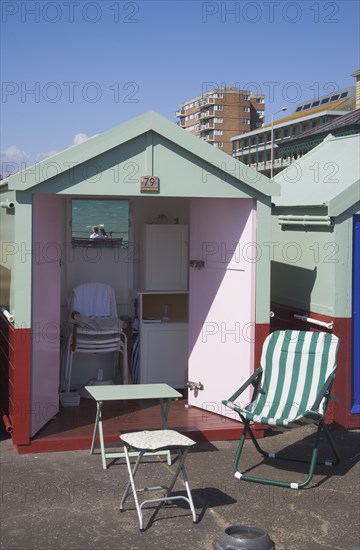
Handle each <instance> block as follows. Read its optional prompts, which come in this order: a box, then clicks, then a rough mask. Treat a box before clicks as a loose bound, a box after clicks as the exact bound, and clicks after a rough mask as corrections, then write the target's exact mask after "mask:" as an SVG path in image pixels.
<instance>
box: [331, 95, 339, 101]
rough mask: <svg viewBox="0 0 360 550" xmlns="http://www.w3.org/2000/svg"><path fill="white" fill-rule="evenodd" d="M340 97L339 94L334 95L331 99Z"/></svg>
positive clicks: (334, 99)
mask: <svg viewBox="0 0 360 550" xmlns="http://www.w3.org/2000/svg"><path fill="white" fill-rule="evenodd" d="M339 97H340V96H339V94H336V95H333V96H332V97H331V101H336V100H337V99H339Z"/></svg>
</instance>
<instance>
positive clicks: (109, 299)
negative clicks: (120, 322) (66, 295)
mask: <svg viewBox="0 0 360 550" xmlns="http://www.w3.org/2000/svg"><path fill="white" fill-rule="evenodd" d="M70 311H79V312H80V313H81V315H84V316H86V317H116V316H117V310H116V300H115V293H114V289H113V288H112V287H111V286H109V285H107V284H104V283H83V284H81V285H78V286H76V287H75V288H74V289H73V292H72V296H71V299H70Z"/></svg>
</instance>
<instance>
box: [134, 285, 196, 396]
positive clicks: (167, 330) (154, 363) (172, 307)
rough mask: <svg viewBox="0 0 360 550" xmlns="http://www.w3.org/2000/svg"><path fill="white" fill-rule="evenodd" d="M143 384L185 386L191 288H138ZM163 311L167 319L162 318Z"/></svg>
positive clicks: (140, 380) (141, 375)
mask: <svg viewBox="0 0 360 550" xmlns="http://www.w3.org/2000/svg"><path fill="white" fill-rule="evenodd" d="M137 296H138V302H139V337H140V379H139V382H140V383H141V384H152V383H166V384H169V385H170V386H172V387H173V388H184V387H186V382H187V367H188V292H187V291H162V292H160V291H159V292H156V291H139V292H138V293H137ZM164 313H165V314H166V320H163V317H164Z"/></svg>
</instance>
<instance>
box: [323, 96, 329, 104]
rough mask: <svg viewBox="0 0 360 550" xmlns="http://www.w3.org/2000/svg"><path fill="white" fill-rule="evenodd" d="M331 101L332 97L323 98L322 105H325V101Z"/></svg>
mask: <svg viewBox="0 0 360 550" xmlns="http://www.w3.org/2000/svg"><path fill="white" fill-rule="evenodd" d="M329 101H330V98H329V97H325V98H324V99H322V100H321V105H324V103H329Z"/></svg>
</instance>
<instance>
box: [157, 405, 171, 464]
mask: <svg viewBox="0 0 360 550" xmlns="http://www.w3.org/2000/svg"><path fill="white" fill-rule="evenodd" d="M171 401H172V400H171V399H167V400H166V404H164V400H163V399H160V408H161V420H162V429H163V430H166V428H167V419H168V416H169V410H170V405H171ZM166 454H167V463H168V465H169V466H171V453H170V451H167V452H166Z"/></svg>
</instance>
